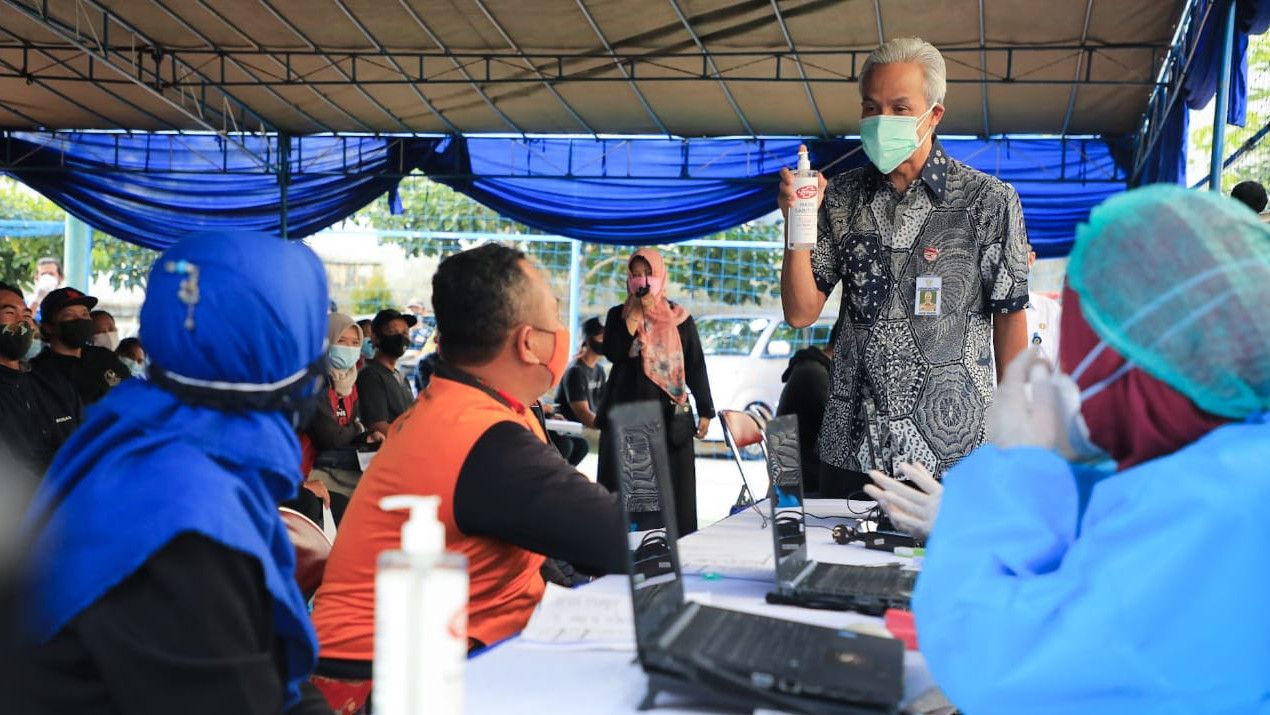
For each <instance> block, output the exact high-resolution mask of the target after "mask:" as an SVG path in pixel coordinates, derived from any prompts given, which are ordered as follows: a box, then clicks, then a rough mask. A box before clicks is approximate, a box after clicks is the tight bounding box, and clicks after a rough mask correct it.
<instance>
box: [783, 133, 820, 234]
mask: <svg viewBox="0 0 1270 715" xmlns="http://www.w3.org/2000/svg"><path fill="white" fill-rule="evenodd" d="M819 193H820V175H819V173H818V172H816V171H813V170H812V168H811V162H810V161H809V160H808V159H807V147H805V146H800V147H799V148H798V171H796V172H795V173H794V204H793V205H792V206H790V207H789V218H788V219H786V221H785V223H786V226H785V229H786V230H785V248H787V249H789V250H791V251H809V250H811V249H813V248H815V247H816V214H817V212H818V211H819V210H820V199H819V196H818V194H819Z"/></svg>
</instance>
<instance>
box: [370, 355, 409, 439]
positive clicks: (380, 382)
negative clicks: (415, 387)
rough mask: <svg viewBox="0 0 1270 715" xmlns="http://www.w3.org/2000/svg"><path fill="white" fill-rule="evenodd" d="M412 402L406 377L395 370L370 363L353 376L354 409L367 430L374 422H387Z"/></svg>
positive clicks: (407, 407) (395, 417)
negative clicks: (355, 401) (355, 399)
mask: <svg viewBox="0 0 1270 715" xmlns="http://www.w3.org/2000/svg"><path fill="white" fill-rule="evenodd" d="M414 401H415V398H414V394H413V393H411V392H410V386H409V385H407V384H406V378H404V377H402V376H401V373H399V372H397V371H396V370H390V369H388V368H386V367H384V366H383V365H380V364H379V363H377V362H373V361H372V362H368V363H366V365H365V367H363V368H362V371H361V372H360V373H358V375H357V409H358V412H359V413H360V414H361V417H362V424H364V425H366V426H367V427H368V428H369V427H370V426H371V425H373V424H375V423H376V422H388V423H391V422H392V421H393V420H395V419H397V418H398V417H399V416H401V413H402V412H405V411H406V410H408V409H410V405H412V404H414Z"/></svg>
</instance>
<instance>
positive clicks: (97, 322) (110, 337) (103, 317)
mask: <svg viewBox="0 0 1270 715" xmlns="http://www.w3.org/2000/svg"><path fill="white" fill-rule="evenodd" d="M89 316H90V317H91V318H92V319H93V338H92V340H91V341H90V342H91V343H92V344H93V345H96V346H97V347H99V348H106V349H107V350H115V349H117V348H118V347H119V329H118V328H116V327H115V316H113V315H111V314H110V313H108V312H106V311H104V310H94V311H93V312H92V313H90V314H89Z"/></svg>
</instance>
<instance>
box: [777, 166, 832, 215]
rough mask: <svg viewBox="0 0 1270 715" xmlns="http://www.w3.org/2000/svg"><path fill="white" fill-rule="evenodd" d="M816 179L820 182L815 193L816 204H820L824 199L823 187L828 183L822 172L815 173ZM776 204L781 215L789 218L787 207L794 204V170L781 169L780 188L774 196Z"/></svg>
mask: <svg viewBox="0 0 1270 715" xmlns="http://www.w3.org/2000/svg"><path fill="white" fill-rule="evenodd" d="M816 179H817V181H818V182H819V184H820V191H818V192H817V194H816V206H820V204H822V203H824V201H825V187H826V186H828V185H829V181H828V180H827V179H825V175H824V174H816ZM776 205H777V206H778V207H780V210H781V215H782V216H784V217H785V218H789V207H790V206H793V205H794V172H792V171H790V170H789V169H787V168H782V169H781V188H780V193H779V194H777V196H776Z"/></svg>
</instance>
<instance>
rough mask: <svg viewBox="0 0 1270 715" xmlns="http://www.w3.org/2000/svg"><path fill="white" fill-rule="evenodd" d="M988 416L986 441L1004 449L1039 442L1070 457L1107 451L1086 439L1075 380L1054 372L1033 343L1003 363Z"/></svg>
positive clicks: (1094, 457)
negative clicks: (1002, 371)
mask: <svg viewBox="0 0 1270 715" xmlns="http://www.w3.org/2000/svg"><path fill="white" fill-rule="evenodd" d="M987 420H988V441H989V442H991V443H992V444H994V445H996V446H998V447H1001V448H1002V449H1008V448H1010V447H1022V446H1030V447H1041V448H1042V449H1048V450H1051V451H1053V452H1056V453H1058V454H1059V455H1061V456H1062V457H1063V458H1064V459H1067V460H1069V461H1072V462H1082V461H1096V460H1099V459H1102V458H1104V457H1105V456H1106V455H1105V454H1104V453H1102V451H1101V450H1099V449H1098V448H1097V447H1095V446H1094V445H1093V444H1091V443H1090V441H1089V428H1088V427H1087V426H1086V425H1085V418H1084V417H1083V416H1081V414H1080V389H1079V388H1078V387H1077V386H1076V383H1075V381H1073V380H1072V379H1071V377H1069V376H1067V375H1064V374H1063V373H1061V372H1058V371H1057V370H1056V369H1055V368H1054V365H1053V364H1052V363H1051V362H1050V361H1049V359H1048V358H1046V357H1045V356H1044V355H1043V354H1042V353H1041V350H1040V348H1038V347H1036V346H1032V347H1030V348H1028V349H1027V350H1024V351H1023V352H1022V353H1020V354H1019V356H1018V357H1016V358H1014V360H1013V361H1011V362H1010V364H1009V366H1008V367H1006V369H1005V379H1003V380H1002V381H1001V383H1000V384H998V385H997V390H996V392H995V393H994V394H993V397H992V406H991V407H989V408H988V415H987Z"/></svg>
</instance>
